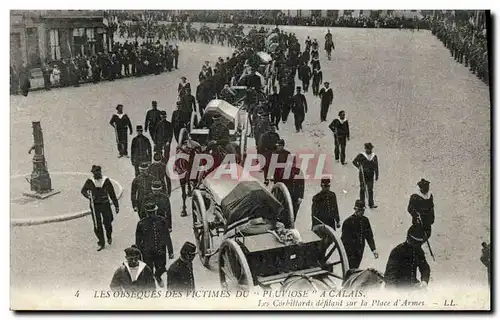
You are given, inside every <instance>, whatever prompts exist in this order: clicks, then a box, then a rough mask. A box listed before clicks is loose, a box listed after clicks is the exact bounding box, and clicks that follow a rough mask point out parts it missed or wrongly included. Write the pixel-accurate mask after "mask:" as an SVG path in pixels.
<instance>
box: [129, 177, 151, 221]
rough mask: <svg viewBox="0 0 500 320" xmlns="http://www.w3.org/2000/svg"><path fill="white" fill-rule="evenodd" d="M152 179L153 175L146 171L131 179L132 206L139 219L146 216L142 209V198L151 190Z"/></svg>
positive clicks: (143, 202)
mask: <svg viewBox="0 0 500 320" xmlns="http://www.w3.org/2000/svg"><path fill="white" fill-rule="evenodd" d="M154 180H155V177H153V176H151V175H150V174H148V173H147V172H143V173H140V174H139V175H138V176H137V177H136V178H135V179H134V180H133V181H132V188H131V189H132V190H131V200H132V207H133V208H137V213H138V214H139V218H141V219H142V218H144V217H145V216H146V212H145V211H144V204H145V201H144V200H145V199H146V197H147V196H148V195H149V194H150V193H151V192H152V191H151V186H152V184H153V181H154Z"/></svg>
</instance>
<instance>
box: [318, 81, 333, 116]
mask: <svg viewBox="0 0 500 320" xmlns="http://www.w3.org/2000/svg"><path fill="white" fill-rule="evenodd" d="M324 86H325V87H324V88H321V90H320V91H319V97H320V98H321V110H320V119H321V122H323V121H326V117H327V116H328V109H329V108H330V106H331V105H332V102H333V91H332V88H330V83H329V82H328V81H325V83H324Z"/></svg>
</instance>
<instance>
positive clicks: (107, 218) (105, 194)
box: [81, 176, 119, 246]
mask: <svg viewBox="0 0 500 320" xmlns="http://www.w3.org/2000/svg"><path fill="white" fill-rule="evenodd" d="M89 192H90V193H91V194H92V198H93V199H94V203H93V204H94V214H93V215H92V221H93V223H94V233H95V235H96V236H97V239H98V240H99V242H98V245H99V246H103V245H104V243H105V240H104V231H103V229H102V225H103V224H104V228H105V229H106V237H107V238H108V241H110V240H111V234H112V232H113V227H112V225H111V223H112V222H113V213H112V212H111V206H110V204H109V199H110V198H111V201H112V202H113V205H114V206H115V208H119V205H118V198H117V197H116V193H115V189H114V188H113V184H112V183H111V181H110V180H109V179H108V178H107V177H105V176H103V177H102V178H101V179H99V180H96V179H95V178H94V177H91V178H88V179H87V181H85V184H84V185H83V188H82V190H81V193H82V195H83V196H84V197H85V198H87V199H89Z"/></svg>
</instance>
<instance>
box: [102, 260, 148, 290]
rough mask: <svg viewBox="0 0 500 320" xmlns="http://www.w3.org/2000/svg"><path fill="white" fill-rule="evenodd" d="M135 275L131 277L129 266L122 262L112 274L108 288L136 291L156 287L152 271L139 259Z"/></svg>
mask: <svg viewBox="0 0 500 320" xmlns="http://www.w3.org/2000/svg"><path fill="white" fill-rule="evenodd" d="M136 277H137V278H135V279H132V272H131V271H130V267H129V266H128V265H127V263H123V264H122V265H121V266H120V268H118V269H117V270H116V271H115V273H114V274H113V279H111V284H110V285H109V288H110V289H111V291H113V292H122V291H125V292H138V291H149V290H155V289H156V285H155V279H154V277H153V272H152V271H151V269H150V268H149V267H148V266H147V264H145V263H144V262H142V261H139V266H138V270H137V275H136Z"/></svg>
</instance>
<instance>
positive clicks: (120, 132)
mask: <svg viewBox="0 0 500 320" xmlns="http://www.w3.org/2000/svg"><path fill="white" fill-rule="evenodd" d="M116 111H117V112H116V113H115V114H114V115H113V117H111V120H110V121H109V124H110V125H111V126H112V127H114V128H115V134H116V143H117V147H118V158H121V157H123V156H125V157H128V134H127V131H130V134H132V123H131V122H130V119H129V117H128V116H127V114H126V113H123V105H121V104H119V105H118V106H116ZM127 129H128V130H127Z"/></svg>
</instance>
